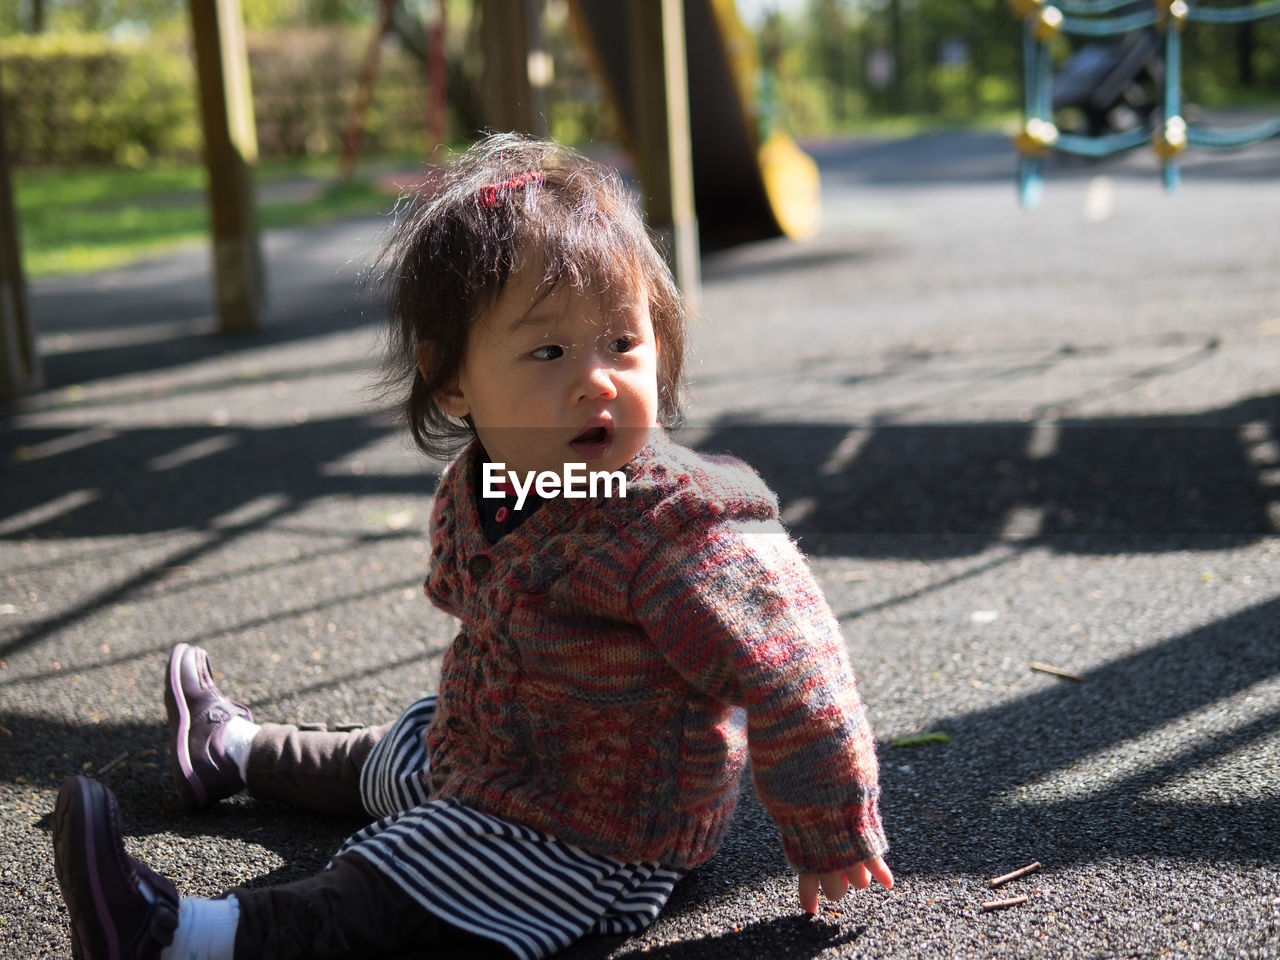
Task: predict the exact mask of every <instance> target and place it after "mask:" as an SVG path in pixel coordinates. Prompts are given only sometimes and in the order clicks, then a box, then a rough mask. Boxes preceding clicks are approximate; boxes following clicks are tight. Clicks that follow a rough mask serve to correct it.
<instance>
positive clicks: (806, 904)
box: [800, 857, 893, 914]
mask: <svg viewBox="0 0 1280 960" xmlns="http://www.w3.org/2000/svg"><path fill="white" fill-rule="evenodd" d="M872 880H876V881H878V882H879V884H880V886H882V887H884V888H885V889H886V890H892V889H893V874H892V873H890V872H889V865H888V864H886V863H885V862H884V859H883V858H882V857H872V858H871V859H869V860H863V861H862V862H861V863H859V864H855V865H854V866H852V867H845V868H844V869H843V870H832V871H831V872H830V873H822V874H818V873H802V874H800V906H801V908H803V910H804V912H805V913H809V914H814V913H817V912H818V888H819V887H821V888H822V892H823V894H824V895H825V896H826V898H827V899H828V900H839V899H840V898H841V897H843V896H844V895H845V893H847V892H848V890H849V886H850V885H851V884H852V886H853V889H855V890H865V889H866V888H867V887H869V886H871V881H872Z"/></svg>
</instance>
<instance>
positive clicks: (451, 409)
mask: <svg viewBox="0 0 1280 960" xmlns="http://www.w3.org/2000/svg"><path fill="white" fill-rule="evenodd" d="M540 280H541V274H540V273H539V272H538V271H536V270H531V269H529V268H526V269H524V270H523V271H521V272H520V273H518V274H517V275H516V276H515V277H514V278H513V279H512V281H511V282H510V283H509V284H508V285H507V288H506V290H505V291H504V292H503V295H502V297H501V298H500V299H499V300H498V302H497V303H496V304H495V305H494V306H493V308H492V309H490V310H488V311H486V312H485V313H484V314H483V315H482V316H480V317H479V318H478V319H477V320H476V322H475V324H474V326H473V327H472V330H471V333H470V336H469V338H468V341H467V350H466V356H465V358H464V360H463V363H462V366H461V368H460V370H459V372H458V379H457V381H456V382H455V383H454V384H453V385H452V386H451V387H449V388H448V389H446V390H442V391H441V392H440V393H439V394H437V396H436V401H437V403H439V405H440V407H441V409H443V410H444V411H445V412H446V413H448V414H450V415H452V416H455V417H465V416H470V417H471V421H472V423H473V424H474V425H475V429H476V433H477V434H478V435H479V437H480V442H481V443H483V444H484V448H485V450H486V451H487V452H488V454H489V457H490V459H491V460H493V461H495V462H499V461H500V462H503V463H505V464H506V469H508V470H516V471H519V472H520V474H521V476H523V475H524V473H525V472H527V471H531V470H532V471H543V470H550V471H554V472H556V473H560V472H561V471H562V469H563V467H564V464H566V463H585V464H586V466H587V470H588V471H596V470H617V469H618V468H619V467H621V466H622V465H623V464H625V463H626V462H627V461H629V460H630V459H631V458H632V457H633V456H635V454H636V453H637V452H638V451H639V449H640V447H641V446H642V445H643V444H644V442H645V440H646V438H647V437H648V435H649V433H650V431H651V430H652V429H653V428H654V427H655V426H657V423H658V344H657V340H656V338H655V336H654V332H653V325H652V323H651V322H650V319H649V300H648V296H647V295H646V294H645V292H644V291H643V290H640V291H638V292H637V294H636V295H634V296H630V297H626V298H621V300H622V302H621V303H619V304H618V306H616V307H613V308H609V307H606V306H605V301H604V300H602V298H600V297H596V296H592V295H590V294H583V293H581V292H578V291H576V290H574V289H573V288H572V287H570V286H569V285H568V284H562V285H560V286H558V287H556V288H554V289H553V290H552V291H551V292H550V293H549V294H546V295H545V296H543V295H542V294H543V292H544V291H543V289H541V288H540V287H539V283H540Z"/></svg>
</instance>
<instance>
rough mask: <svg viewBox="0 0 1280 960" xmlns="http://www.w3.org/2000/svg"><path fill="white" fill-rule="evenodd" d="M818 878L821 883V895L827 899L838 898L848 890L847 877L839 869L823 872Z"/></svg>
mask: <svg viewBox="0 0 1280 960" xmlns="http://www.w3.org/2000/svg"><path fill="white" fill-rule="evenodd" d="M819 880H820V881H821V884H822V893H823V896H825V897H826V898H827V899H828V900H839V899H840V898H841V897H843V896H844V895H845V894H846V893H848V892H849V879H848V877H846V876H845V875H844V873H843V872H841V871H839V870H835V871H833V872H831V873H824V874H823V875H822V876H821V877H820V878H819Z"/></svg>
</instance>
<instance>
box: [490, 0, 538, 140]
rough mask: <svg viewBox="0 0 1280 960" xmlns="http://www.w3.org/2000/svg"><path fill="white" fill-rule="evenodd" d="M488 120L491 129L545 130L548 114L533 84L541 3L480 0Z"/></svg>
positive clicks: (519, 0)
mask: <svg viewBox="0 0 1280 960" xmlns="http://www.w3.org/2000/svg"><path fill="white" fill-rule="evenodd" d="M478 6H479V10H480V42H481V48H482V50H483V52H484V73H485V84H484V114H485V115H484V122H485V124H486V126H488V127H489V128H490V129H493V130H499V131H508V130H512V131H515V132H517V133H531V134H533V135H534V136H544V135H545V134H546V118H545V117H544V116H543V114H542V111H541V110H539V109H538V108H537V106H536V103H535V92H534V89H533V86H532V84H530V83H529V51H530V50H533V49H536V47H537V43H536V41H535V39H534V38H536V37H537V36H538V34H537V32H536V31H537V27H538V5H537V3H536V2H530V0H481V2H480V3H479V4H478Z"/></svg>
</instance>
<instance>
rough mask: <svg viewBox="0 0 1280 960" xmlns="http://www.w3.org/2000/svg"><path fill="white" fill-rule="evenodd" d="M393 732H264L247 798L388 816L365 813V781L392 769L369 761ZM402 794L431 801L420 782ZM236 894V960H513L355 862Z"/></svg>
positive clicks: (280, 728)
mask: <svg viewBox="0 0 1280 960" xmlns="http://www.w3.org/2000/svg"><path fill="white" fill-rule="evenodd" d="M395 726H396V725H395V724H387V725H385V726H380V727H365V728H363V729H359V730H353V731H350V732H321V731H311V730H299V729H298V728H297V727H293V726H285V725H279V724H265V725H263V728H262V730H261V732H259V734H258V736H257V737H255V738H254V741H253V747H252V749H251V751H250V755H249V768H248V776H247V778H246V780H247V786H248V789H249V793H250V795H251V796H254V797H257V798H259V799H263V800H275V801H279V802H282V803H287V804H290V805H292V806H295V807H299V808H302V809H305V810H310V811H314V812H317V813H327V814H335V815H340V816H351V817H361V816H362V817H365V818H368V817H369V816H370V815H374V816H381V815H382V814H383V812H382V811H378V810H372V811H370V810H366V809H365V805H364V803H363V802H362V800H361V797H362V790H361V776H362V774H363V775H364V776H365V779H366V780H368V779H370V776H371V775H375V774H376V773H377V772H378V770H377V769H375V767H379V766H386V764H385V763H384V764H381V765H379V764H375V765H374V766H373V767H371V766H370V765H369V764H368V761H369V758H370V756H371V754H374V753H375V750H376V748H377V747H378V744H379V743H382V744H383V750H382V751H380V753H382V754H385V753H386V748H387V747H388V746H389V745H390V741H388V740H387V735H388V734H389V733H391V732H392V731H393V728H394V727H395ZM375 759H382V760H384V761H385V760H387V759H389V758H386V757H380V758H375ZM369 786H370V785H369V784H366V787H365V789H368V788H369ZM395 786H396V787H398V792H400V793H402V794H405V793H407V794H408V795H407V796H404V797H403V800H402V802H404V801H412V800H414V799H416V797H417V795H419V794H421V795H422V796H425V793H424V792H423V791H422V788H421V786H420V785H419V784H417V783H416V782H405V783H402V784H397V785H395ZM232 893H234V895H235V897H236V899H237V900H239V902H240V924H239V926H238V927H237V929H236V946H235V953H236V957H237V958H241V957H244V958H263V960H294V958H298V960H301V958H317V960H321V958H339V957H353V958H355V957H359V958H366V957H368V958H373V957H382V956H386V957H395V956H398V955H402V954H404V955H411V954H413V953H414V952H415V951H420V949H421V948H423V947H430V946H437V947H449V946H452V947H455V948H457V949H458V950H459V954H458V955H465V956H467V957H468V958H470V957H473V956H475V957H483V956H499V957H508V956H510V955H509V954H508V953H507V952H506V951H503V950H501V948H499V947H498V946H497V945H495V944H493V943H492V942H491V941H488V940H483V939H480V938H477V937H475V936H473V935H471V934H468V933H464V932H463V931H460V930H458V929H456V928H455V927H452V926H451V925H449V924H447V923H445V922H444V921H442V920H440V919H439V918H437V917H435V916H433V915H432V914H431V913H430V912H428V911H427V910H425V909H424V908H423V907H422V905H421V904H420V903H418V902H417V901H416V900H414V899H413V898H411V897H410V896H408V895H407V894H406V893H405V891H404V889H403V888H402V887H401V886H400V885H399V884H396V883H394V882H393V881H391V880H389V879H388V878H387V877H386V876H385V875H384V874H383V873H382V872H380V871H378V870H376V869H374V868H373V867H372V866H371V865H370V863H369V862H368V861H367V860H366V859H365V858H364V857H362V856H360V855H359V854H356V853H348V854H345V855H343V856H339V857H337V858H336V859H335V860H334V861H333V862H332V863H331V864H330V866H329V869H327V870H325V871H324V872H323V873H319V874H317V875H316V876H314V877H308V878H306V879H304V880H299V881H296V882H294V883H288V884H282V885H279V886H272V887H255V888H237V889H235V890H233V891H232Z"/></svg>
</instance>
